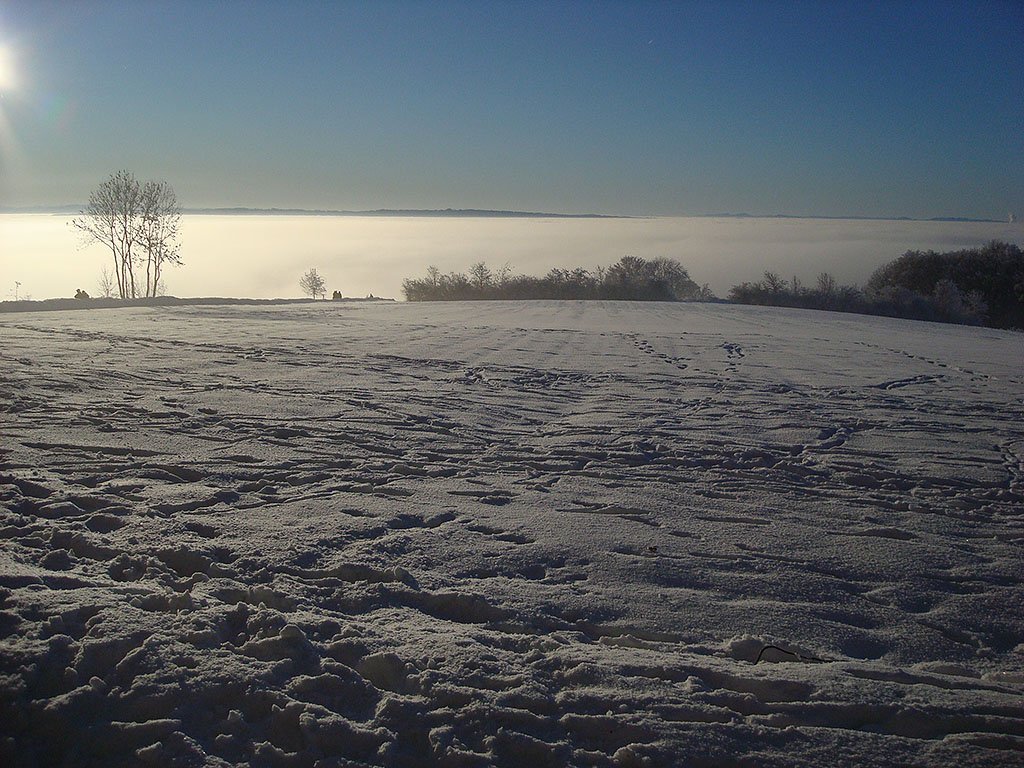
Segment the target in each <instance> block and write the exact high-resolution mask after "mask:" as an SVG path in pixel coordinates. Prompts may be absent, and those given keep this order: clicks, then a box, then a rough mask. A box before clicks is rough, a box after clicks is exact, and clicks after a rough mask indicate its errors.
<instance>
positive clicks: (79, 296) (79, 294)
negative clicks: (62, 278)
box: [75, 288, 89, 299]
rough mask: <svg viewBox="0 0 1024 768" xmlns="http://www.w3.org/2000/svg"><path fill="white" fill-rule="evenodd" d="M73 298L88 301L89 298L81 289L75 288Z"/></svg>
mask: <svg viewBox="0 0 1024 768" xmlns="http://www.w3.org/2000/svg"><path fill="white" fill-rule="evenodd" d="M75 298H76V299H88V298H89V294H88V293H86V292H85V291H83V290H82V289H81V288H76V289H75Z"/></svg>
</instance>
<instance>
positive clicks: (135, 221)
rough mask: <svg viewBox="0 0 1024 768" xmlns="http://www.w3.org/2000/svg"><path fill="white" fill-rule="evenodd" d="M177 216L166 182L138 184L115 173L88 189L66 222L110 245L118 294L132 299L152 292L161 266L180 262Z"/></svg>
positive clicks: (122, 173) (130, 176) (128, 176)
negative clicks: (77, 212) (83, 204)
mask: <svg viewBox="0 0 1024 768" xmlns="http://www.w3.org/2000/svg"><path fill="white" fill-rule="evenodd" d="M180 220H181V210H180V208H179V207H178V201H177V198H176V196H175V194H174V190H173V189H172V188H171V185H170V184H168V183H167V182H165V181H148V182H146V183H145V184H144V185H142V184H139V181H138V180H137V179H136V178H135V176H134V175H133V174H132V173H131V172H129V171H118V172H117V173H114V174H112V175H111V176H110V178H109V179H107V180H106V181H104V182H103V183H102V184H100V185H99V186H98V187H97V188H96V189H94V190H93V191H92V193H91V194H90V195H89V202H88V204H87V205H86V207H85V210H83V211H82V212H81V214H80V215H79V216H78V217H77V218H75V219H73V220H72V222H71V223H72V226H74V227H75V228H76V229H77V230H79V231H80V232H81V233H82V234H83V235H84V236H85V238H86V240H87V241H89V242H97V243H100V244H101V245H103V246H105V247H106V248H108V249H110V254H111V257H112V258H113V262H114V270H113V275H114V278H116V281H117V292H118V295H119V296H120V297H121V298H122V299H134V298H136V297H138V296H156V295H157V290H158V286H159V284H160V272H161V269H162V267H163V265H164V264H168V263H170V264H180V263H181V256H180V254H179V248H180V244H179V242H178V234H179V224H180ZM143 261H144V263H145V276H143V274H142V270H143ZM101 286H102V282H101Z"/></svg>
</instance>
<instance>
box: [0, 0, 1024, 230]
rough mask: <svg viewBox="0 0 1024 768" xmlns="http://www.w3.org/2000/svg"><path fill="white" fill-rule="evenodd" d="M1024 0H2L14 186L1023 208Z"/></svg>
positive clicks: (294, 199)
mask: <svg viewBox="0 0 1024 768" xmlns="http://www.w3.org/2000/svg"><path fill="white" fill-rule="evenodd" d="M1022 52H1024V3H1022V2H1020V1H1019V0H1015V1H1010V2H977V1H976V2H964V3H949V2H906V3H900V2H893V1H886V2H879V3H861V2H825V0H822V1H821V2H809V3H800V2H785V3H770V2H762V3H754V2H723V1H721V0H719V1H717V2H707V3H704V2H677V3H637V2H630V3H627V2H621V3H618V2H574V3H559V2H544V3H529V2H512V1H511V0H509V1H508V2H499V3H487V2H471V3H454V2H450V3H449V2H446V3H442V2H429V3H428V2H370V3H356V2H344V3H343V2H337V3H329V2H309V3H303V2H297V1H296V0H290V1H289V2H284V1H283V0H282V1H281V2H230V1H229V2H187V1H184V0H176V1H175V2H167V3H158V2H121V3H115V2H60V3H49V2H45V1H44V0H26V1H16V2H11V1H9V0H0V161H2V165H0V205H4V206H32V205H58V204H66V203H78V202H81V201H82V200H84V199H85V198H86V197H87V195H88V192H89V190H90V189H91V188H92V187H93V186H95V185H96V184H97V183H98V182H100V181H102V180H103V179H104V178H105V177H106V176H107V175H108V174H109V173H110V172H112V171H114V170H116V169H119V168H128V169H130V170H132V171H133V172H135V174H136V175H137V176H139V177H140V178H164V179H166V180H168V181H169V182H171V184H172V185H173V186H174V187H175V188H176V190H177V191H178V195H179V197H180V198H181V200H182V202H183V203H184V204H185V205H187V206H251V207H272V206H276V207H304V208H342V209H365V208H378V207H388V208H445V207H454V208H460V207H473V208H497V209H519V210H544V211H559V212H598V213H637V214H664V215H677V214H690V213H709V212H719V211H729V212H740V211H747V212H751V213H788V214H812V215H869V216H874V215H880V216H915V217H930V216H954V215H960V216H979V217H993V218H1003V217H1005V216H1006V214H1007V212H1008V211H1016V212H1017V213H1018V214H1020V213H1024V55H1022Z"/></svg>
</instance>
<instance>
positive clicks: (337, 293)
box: [331, 291, 341, 301]
mask: <svg viewBox="0 0 1024 768" xmlns="http://www.w3.org/2000/svg"><path fill="white" fill-rule="evenodd" d="M340 298H341V291H335V292H334V293H333V294H332V295H331V300H332V301H337V300H338V299H340Z"/></svg>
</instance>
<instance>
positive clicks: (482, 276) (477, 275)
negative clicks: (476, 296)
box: [469, 261, 491, 291]
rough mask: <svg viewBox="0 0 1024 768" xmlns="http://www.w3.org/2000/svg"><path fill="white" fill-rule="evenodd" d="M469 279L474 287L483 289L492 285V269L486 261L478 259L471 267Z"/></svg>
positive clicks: (479, 289)
mask: <svg viewBox="0 0 1024 768" xmlns="http://www.w3.org/2000/svg"><path fill="white" fill-rule="evenodd" d="M469 279H470V281H471V282H472V283H473V287H474V288H476V289H477V290H478V291H482V290H484V289H485V288H489V287H490V285H491V270H490V268H489V267H488V266H487V265H486V264H485V263H484V262H482V261H478V262H477V263H476V264H473V265H472V266H471V267H470V268H469Z"/></svg>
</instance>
